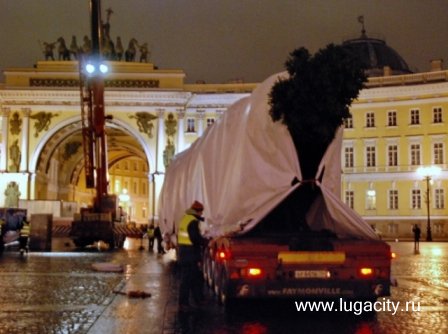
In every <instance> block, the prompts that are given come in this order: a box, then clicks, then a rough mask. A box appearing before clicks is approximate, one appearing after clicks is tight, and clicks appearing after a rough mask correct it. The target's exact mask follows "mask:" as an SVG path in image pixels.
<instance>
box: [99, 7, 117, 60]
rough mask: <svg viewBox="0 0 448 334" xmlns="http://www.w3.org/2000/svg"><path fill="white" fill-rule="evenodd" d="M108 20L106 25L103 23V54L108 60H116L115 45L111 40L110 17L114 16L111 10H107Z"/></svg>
mask: <svg viewBox="0 0 448 334" xmlns="http://www.w3.org/2000/svg"><path fill="white" fill-rule="evenodd" d="M106 13H107V20H106V23H102V29H103V35H102V41H101V43H102V53H103V57H104V58H106V59H115V45H114V42H112V39H111V38H110V17H111V15H112V14H113V11H112V9H111V8H108V9H107V10H106Z"/></svg>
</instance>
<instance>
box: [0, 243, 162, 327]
mask: <svg viewBox="0 0 448 334" xmlns="http://www.w3.org/2000/svg"><path fill="white" fill-rule="evenodd" d="M98 262H113V263H119V264H124V266H125V270H124V272H123V273H113V272H97V271H94V270H93V269H92V264H93V263H98ZM144 264H146V265H147V267H148V266H149V268H150V269H151V270H152V271H153V273H154V274H155V275H153V277H152V278H153V281H152V282H151V273H150V272H148V273H147V275H145V277H144V279H145V280H146V281H148V282H147V283H148V284H149V285H151V284H152V285H153V286H149V288H150V290H153V289H154V290H155V289H157V290H160V286H159V285H160V282H159V281H160V277H159V276H160V274H161V273H162V272H163V263H161V262H160V259H158V258H157V255H154V254H152V253H149V252H148V251H138V250H132V251H124V250H120V251H115V252H98V251H92V252H52V253H50V252H49V253H34V252H32V253H30V254H28V255H27V256H25V257H21V256H20V255H19V254H18V253H16V252H5V253H4V254H3V256H2V257H1V258H0V333H8V334H9V333H87V332H88V331H89V330H90V329H91V327H92V325H93V324H94V323H95V321H96V320H97V319H98V318H99V317H100V316H101V315H102V314H103V312H104V310H105V309H106V307H108V306H109V305H111V303H112V301H113V300H114V299H115V298H120V297H122V298H123V299H124V298H126V297H125V296H121V295H117V294H116V293H114V291H122V290H126V289H124V288H125V285H126V284H127V283H128V281H129V278H130V277H131V276H135V275H136V274H137V270H138V268H140V267H141V266H142V265H144ZM151 270H150V271H151ZM168 277H169V276H168ZM144 283H145V284H146V282H144ZM168 284H169V282H168ZM153 294H154V295H157V293H154V292H153ZM156 299H157V298H156ZM139 302H145V301H144V300H139ZM129 316H133V315H132V314H130V315H129ZM157 325H158V326H159V324H157ZM142 333H143V332H142Z"/></svg>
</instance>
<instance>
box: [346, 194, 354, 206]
mask: <svg viewBox="0 0 448 334" xmlns="http://www.w3.org/2000/svg"><path fill="white" fill-rule="evenodd" d="M345 204H347V205H348V206H349V207H350V208H351V209H353V208H354V207H355V194H354V192H353V190H347V191H346V192H345Z"/></svg>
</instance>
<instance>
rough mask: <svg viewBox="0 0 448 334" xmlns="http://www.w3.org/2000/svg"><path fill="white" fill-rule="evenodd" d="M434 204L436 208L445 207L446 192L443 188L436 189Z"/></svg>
mask: <svg viewBox="0 0 448 334" xmlns="http://www.w3.org/2000/svg"><path fill="white" fill-rule="evenodd" d="M434 194H435V198H434V206H435V208H436V209H445V194H444V191H443V189H441V188H438V189H434Z"/></svg>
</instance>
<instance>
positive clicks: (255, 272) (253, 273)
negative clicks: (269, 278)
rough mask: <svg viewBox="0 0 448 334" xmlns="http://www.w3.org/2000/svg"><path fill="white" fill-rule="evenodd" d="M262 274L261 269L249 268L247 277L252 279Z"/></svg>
mask: <svg viewBox="0 0 448 334" xmlns="http://www.w3.org/2000/svg"><path fill="white" fill-rule="evenodd" d="M262 274H263V271H262V270H261V268H247V275H248V276H250V277H260V276H261V275H262Z"/></svg>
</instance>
